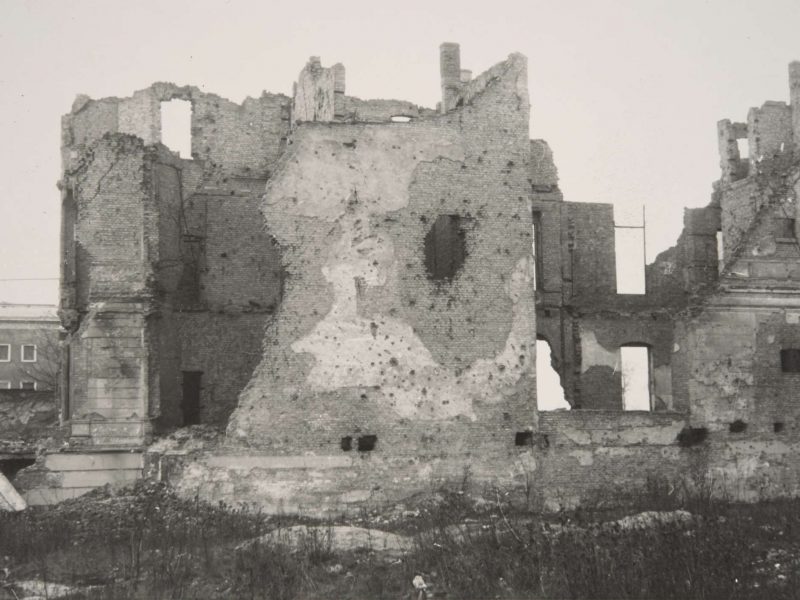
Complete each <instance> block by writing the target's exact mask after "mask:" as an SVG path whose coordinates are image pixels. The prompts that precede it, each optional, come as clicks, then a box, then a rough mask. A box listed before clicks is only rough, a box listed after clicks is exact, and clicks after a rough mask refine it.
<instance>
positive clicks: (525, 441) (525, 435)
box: [514, 431, 533, 446]
mask: <svg viewBox="0 0 800 600" xmlns="http://www.w3.org/2000/svg"><path fill="white" fill-rule="evenodd" d="M514 445H515V446H532V445H533V432H532V431H518V432H517V433H516V434H514Z"/></svg>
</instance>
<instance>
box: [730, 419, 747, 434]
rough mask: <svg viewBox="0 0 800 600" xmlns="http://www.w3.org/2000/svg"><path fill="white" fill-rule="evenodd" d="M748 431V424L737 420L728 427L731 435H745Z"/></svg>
mask: <svg viewBox="0 0 800 600" xmlns="http://www.w3.org/2000/svg"><path fill="white" fill-rule="evenodd" d="M746 430H747V423H745V422H744V421H742V420H741V419H736V420H735V421H734V422H733V423H731V424H730V425H728V431H730V432H731V433H744V432H745V431H746Z"/></svg>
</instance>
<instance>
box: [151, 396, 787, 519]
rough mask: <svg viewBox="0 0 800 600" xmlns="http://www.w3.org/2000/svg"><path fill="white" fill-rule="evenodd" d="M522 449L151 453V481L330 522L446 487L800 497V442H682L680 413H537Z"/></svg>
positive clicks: (594, 494)
mask: <svg viewBox="0 0 800 600" xmlns="http://www.w3.org/2000/svg"><path fill="white" fill-rule="evenodd" d="M539 425H540V430H539V432H538V433H536V434H534V435H533V436H532V437H531V439H530V440H529V442H530V443H529V444H528V445H526V446H521V447H514V446H512V447H511V448H508V447H506V448H505V449H502V448H500V447H499V446H498V447H497V448H491V449H489V448H484V449H481V448H476V449H475V451H474V452H470V453H469V454H457V455H448V454H447V453H446V452H444V451H443V452H440V453H430V454H423V453H420V454H419V455H416V456H397V455H395V456H391V455H389V454H388V453H387V452H385V451H378V450H376V451H374V452H354V451H351V452H342V453H340V454H326V455H321V454H303V455H281V456H279V455H274V454H267V453H264V452H263V451H262V452H258V451H254V450H252V449H247V448H235V447H226V446H224V445H223V446H219V447H215V448H208V447H206V448H205V449H202V450H193V451H190V450H181V449H171V450H163V451H155V450H153V451H151V452H148V453H147V455H146V466H145V472H146V476H149V477H153V478H155V479H159V480H162V481H165V482H168V483H169V484H170V485H172V486H173V487H174V488H175V489H176V491H177V492H178V493H179V494H180V495H182V496H184V497H189V498H193V497H199V498H201V499H203V500H206V501H210V502H215V503H216V502H220V501H222V502H225V503H228V504H231V505H248V506H251V507H253V508H256V509H259V510H262V511H265V512H268V513H301V514H308V515H315V516H325V515H336V514H341V513H347V512H353V511H358V510H361V509H362V508H364V507H367V508H370V507H375V508H377V507H381V506H385V505H387V504H394V503H397V502H402V501H404V500H406V499H408V498H411V497H414V496H419V495H424V494H430V493H434V492H436V491H438V490H440V489H442V487H447V488H449V489H463V490H465V491H467V492H469V493H471V494H474V495H479V496H480V495H488V496H490V497H496V494H497V491H499V492H500V493H501V494H503V497H504V498H514V499H515V500H516V501H518V502H525V501H527V502H528V503H529V505H530V506H531V507H533V508H541V509H544V510H547V511H557V510H560V509H562V508H573V507H575V506H577V505H584V506H587V505H591V506H604V507H610V506H615V505H625V504H630V503H635V502H637V501H641V500H643V499H646V498H647V497H648V495H649V494H653V493H654V491H655V490H654V484H656V485H662V487H661V488H660V490H661V492H659V493H671V494H677V495H680V494H687V493H688V494H696V495H702V496H707V495H711V496H714V497H717V498H724V499H729V500H736V501H745V502H754V501H758V500H762V499H769V498H775V497H786V496H797V495H800V461H799V460H798V459H797V457H798V456H800V439H798V437H797V436H794V435H793V434H792V432H787V433H785V434H781V436H780V437H779V436H778V434H776V435H775V436H773V437H774V439H768V436H760V437H759V436H754V435H751V436H743V435H741V434H733V433H730V434H729V433H727V432H725V433H720V432H716V433H712V434H709V435H708V437H707V438H706V439H705V440H703V441H700V442H697V443H695V444H692V445H687V444H686V443H685V440H684V442H679V441H678V438H679V434H680V433H681V431H683V430H684V428H685V427H687V418H686V415H685V414H681V413H622V412H619V411H588V410H587V411H577V410H576V411H564V412H558V413H543V414H541V415H540V423H539Z"/></svg>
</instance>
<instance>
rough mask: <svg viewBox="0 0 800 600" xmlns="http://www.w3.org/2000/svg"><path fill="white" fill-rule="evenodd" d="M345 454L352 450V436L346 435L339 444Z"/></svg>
mask: <svg viewBox="0 0 800 600" xmlns="http://www.w3.org/2000/svg"><path fill="white" fill-rule="evenodd" d="M339 445H340V446H341V448H342V450H344V451H345V452H349V451H350V450H352V449H353V436H350V435H346V436H344V437H343V438H342V441H341V442H340V444H339Z"/></svg>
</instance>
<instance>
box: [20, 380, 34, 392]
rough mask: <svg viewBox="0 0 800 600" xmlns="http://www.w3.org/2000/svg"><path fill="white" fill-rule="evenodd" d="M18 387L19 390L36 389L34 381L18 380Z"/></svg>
mask: <svg viewBox="0 0 800 600" xmlns="http://www.w3.org/2000/svg"><path fill="white" fill-rule="evenodd" d="M19 389H21V390H35V389H36V382H35V381H20V382H19Z"/></svg>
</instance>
